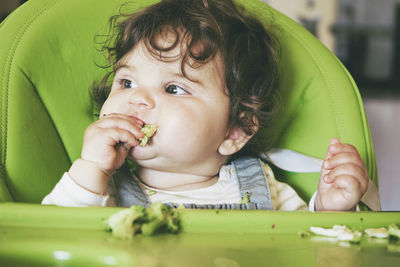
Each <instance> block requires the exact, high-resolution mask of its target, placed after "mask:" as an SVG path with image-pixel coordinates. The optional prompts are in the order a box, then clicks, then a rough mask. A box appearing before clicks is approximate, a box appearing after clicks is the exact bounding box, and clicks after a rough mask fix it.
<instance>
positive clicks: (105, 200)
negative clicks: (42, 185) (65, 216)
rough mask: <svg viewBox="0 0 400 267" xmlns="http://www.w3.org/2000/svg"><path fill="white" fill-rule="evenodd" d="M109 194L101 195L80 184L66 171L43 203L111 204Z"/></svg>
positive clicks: (77, 205) (71, 204) (72, 205)
mask: <svg viewBox="0 0 400 267" xmlns="http://www.w3.org/2000/svg"><path fill="white" fill-rule="evenodd" d="M109 200H110V197H109V194H107V195H99V194H95V193H93V192H90V191H88V190H86V189H85V188H83V187H81V186H79V185H78V184H77V183H76V182H75V181H74V180H72V178H71V177H70V176H69V174H68V173H67V172H66V173H64V175H63V176H62V178H61V180H60V181H59V182H58V183H57V184H56V186H55V187H54V188H53V190H52V191H51V192H50V194H48V195H47V196H46V197H45V198H44V199H43V200H42V205H57V206H68V207H87V206H102V207H104V206H110V205H109V204H110V203H111V202H112V201H109Z"/></svg>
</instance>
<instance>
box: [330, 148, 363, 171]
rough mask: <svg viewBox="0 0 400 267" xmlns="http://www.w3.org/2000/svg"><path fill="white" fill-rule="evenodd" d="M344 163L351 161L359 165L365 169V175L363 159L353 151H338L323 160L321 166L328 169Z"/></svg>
mask: <svg viewBox="0 0 400 267" xmlns="http://www.w3.org/2000/svg"><path fill="white" fill-rule="evenodd" d="M346 163H352V164H355V165H357V166H359V167H361V168H362V169H364V170H365V174H366V175H367V172H366V167H365V164H364V161H363V160H362V158H361V157H360V155H359V154H358V153H354V152H343V153H338V154H336V155H335V156H333V157H331V158H329V159H327V160H325V161H324V165H323V166H324V168H325V169H328V170H330V169H333V168H336V167H337V166H339V165H343V164H346Z"/></svg>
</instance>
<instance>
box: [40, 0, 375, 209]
mask: <svg viewBox="0 0 400 267" xmlns="http://www.w3.org/2000/svg"><path fill="white" fill-rule="evenodd" d="M114 22H115V23H116V29H117V30H118V33H117V38H116V40H115V43H114V44H113V45H112V46H110V47H108V51H109V53H110V58H111V62H110V63H111V65H112V66H113V71H112V73H111V74H109V75H107V76H106V77H105V78H104V79H103V83H101V85H100V86H99V87H98V88H96V91H95V94H94V95H95V99H97V100H98V101H99V102H100V103H99V104H100V105H101V111H100V119H99V120H98V121H96V122H94V123H93V124H91V125H90V126H89V127H88V128H87V130H86V132H85V135H84V142H83V148H82V153H81V158H80V159H77V160H76V161H75V162H74V163H73V164H72V166H71V168H70V170H69V171H68V172H67V173H65V174H64V176H63V177H62V179H61V180H60V182H59V183H58V184H57V185H56V187H55V188H54V189H53V191H52V192H51V193H50V194H49V195H48V196H46V197H45V199H44V200H43V202H42V203H43V204H56V205H66V206H91V205H101V206H107V205H118V206H129V205H132V204H142V205H147V204H149V203H150V202H157V201H161V202H163V203H170V204H171V205H181V204H183V205H185V206H187V207H192V208H227V209H277V210H302V209H307V205H306V204H305V203H304V201H303V200H301V198H300V197H298V195H297V194H296V193H295V191H294V190H293V189H292V188H291V187H289V186H288V185H286V184H283V183H280V182H278V181H277V180H275V178H274V176H273V173H272V171H271V169H270V168H269V167H268V165H267V164H266V163H264V162H261V161H260V160H259V159H257V158H255V157H254V155H258V153H259V152H260V151H265V150H266V149H268V148H269V147H268V144H267V142H266V141H265V140H264V139H265V135H262V134H260V131H258V130H259V129H260V128H263V129H268V127H270V126H271V121H272V120H273V118H274V117H275V116H276V112H275V111H276V110H277V101H276V99H277V94H278V89H277V88H278V86H277V83H278V79H277V77H278V71H277V70H278V58H277V57H278V55H277V52H276V49H277V42H276V40H275V39H274V38H273V36H272V35H271V33H270V32H269V31H267V30H266V29H265V28H264V26H263V25H262V24H261V23H260V22H259V21H258V20H257V19H255V18H253V17H251V16H250V15H248V14H246V12H245V11H244V10H243V9H242V8H240V7H238V6H236V5H235V4H234V3H233V2H232V1H231V0H208V1H207V0H192V1H185V0H164V1H161V2H160V3H157V4H155V5H153V6H150V7H148V8H146V9H144V10H142V11H140V12H138V13H135V14H133V15H130V16H128V17H127V18H126V19H124V20H122V21H118V18H114ZM110 75H112V76H113V81H112V84H107V81H108V77H109V76H110ZM147 124H155V125H157V130H156V132H155V134H154V136H153V137H151V140H150V142H149V144H147V145H146V146H140V145H139V144H140V141H139V139H141V138H143V137H144V133H143V132H142V131H141V130H142V127H143V126H144V125H147ZM127 159H128V160H130V161H132V162H133V163H134V165H135V168H134V170H132V169H131V168H128V167H127V165H126V164H124V163H125V162H126V160H127ZM368 181H369V178H368V173H367V170H366V167H365V165H364V163H363V160H362V159H361V157H360V155H359V153H358V152H357V150H356V149H355V148H354V147H353V146H352V145H349V144H343V143H341V142H340V141H339V140H338V139H336V138H334V139H332V141H331V143H330V145H329V148H328V152H327V155H326V158H325V160H324V162H323V167H322V171H321V178H320V182H319V186H318V190H317V193H316V194H315V195H314V197H313V199H312V205H311V206H310V209H311V210H317V211H322V210H354V209H355V207H356V205H357V204H358V202H359V201H360V199H361V197H362V196H363V194H364V193H365V192H366V190H367V187H368Z"/></svg>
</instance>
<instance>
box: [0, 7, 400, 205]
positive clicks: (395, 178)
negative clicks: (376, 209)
mask: <svg viewBox="0 0 400 267" xmlns="http://www.w3.org/2000/svg"><path fill="white" fill-rule="evenodd" d="M260 1H261V0H260ZM262 1H263V2H266V3H267V4H269V5H271V6H272V7H274V8H276V9H278V10H280V11H281V12H282V13H284V14H286V15H287V16H289V17H291V18H292V19H294V20H295V21H297V22H298V23H300V24H302V25H303V26H304V27H305V28H307V29H308V30H309V31H310V32H311V33H313V34H314V35H315V36H316V37H317V38H318V39H320V40H321V42H322V43H324V44H325V45H326V46H327V47H328V48H329V49H330V50H331V51H332V52H333V53H335V54H336V56H337V57H338V58H339V59H340V60H341V61H342V62H343V63H344V65H345V66H346V67H347V69H348V70H349V71H350V73H351V74H352V76H353V77H354V79H355V81H356V83H357V85H358V87H359V89H360V93H361V96H362V98H363V101H364V105H365V110H366V113H367V116H368V120H369V123H370V128H371V132H372V137H373V141H374V147H375V153H376V158H377V164H378V176H379V191H380V196H381V202H382V209H383V210H385V211H390V210H396V211H399V210H400V155H399V154H400V0H379V1H377V0H262ZM24 2H26V0H25V1H23V0H0V21H2V20H3V19H4V18H5V17H6V16H7V15H8V14H9V13H11V12H12V11H13V10H14V9H15V8H17V7H18V6H19V5H21V4H23V3H24Z"/></svg>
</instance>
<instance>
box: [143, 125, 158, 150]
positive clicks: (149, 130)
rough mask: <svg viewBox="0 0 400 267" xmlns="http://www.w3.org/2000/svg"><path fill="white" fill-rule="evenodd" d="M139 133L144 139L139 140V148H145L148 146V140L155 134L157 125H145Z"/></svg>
mask: <svg viewBox="0 0 400 267" xmlns="http://www.w3.org/2000/svg"><path fill="white" fill-rule="evenodd" d="M141 131H142V133H143V134H144V137H143V138H139V142H140V146H146V145H148V144H150V138H151V137H152V136H153V135H154V134H155V133H156V131H157V125H156V124H145V125H144V126H143V128H142V130H141Z"/></svg>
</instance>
